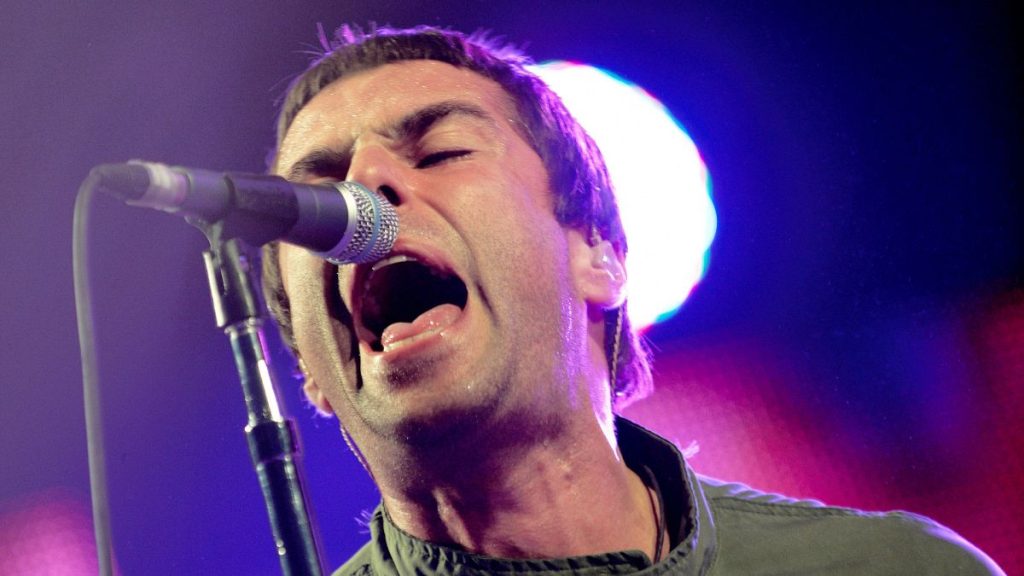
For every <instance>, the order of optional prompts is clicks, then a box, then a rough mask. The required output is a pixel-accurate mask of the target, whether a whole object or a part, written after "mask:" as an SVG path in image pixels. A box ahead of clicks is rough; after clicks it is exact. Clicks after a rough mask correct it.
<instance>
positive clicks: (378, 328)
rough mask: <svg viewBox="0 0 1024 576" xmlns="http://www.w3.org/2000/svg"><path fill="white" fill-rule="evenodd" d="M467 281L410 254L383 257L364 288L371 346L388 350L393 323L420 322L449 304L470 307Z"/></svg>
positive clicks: (365, 323)
mask: <svg viewBox="0 0 1024 576" xmlns="http://www.w3.org/2000/svg"><path fill="white" fill-rule="evenodd" d="M467 298H468V293H467V291H466V284H465V283H464V282H463V281H462V280H461V279H460V278H459V277H458V276H456V275H455V274H453V273H451V272H449V271H446V270H441V269H438V268H436V267H434V266H430V265H428V264H426V263H424V262H420V261H419V260H417V259H415V258H413V257H411V256H406V255H400V256H393V257H391V258H387V259H385V260H381V261H380V262H378V263H377V264H375V265H374V266H373V268H372V269H371V271H370V273H369V276H368V277H367V279H366V283H365V285H364V288H363V298H362V307H361V313H360V316H361V318H362V324H363V327H365V328H366V330H368V331H369V332H370V334H372V340H370V342H369V344H370V347H371V348H372V349H373V350H375V351H378V352H379V351H381V350H383V349H384V344H383V343H382V338H383V337H384V334H385V330H387V329H388V327H389V326H394V325H396V324H402V323H411V324H416V320H417V319H418V318H421V317H422V316H424V315H425V314H426V313H427V312H430V311H432V310H434V309H436V308H437V307H439V306H443V305H445V304H451V305H454V306H457V307H459V308H460V309H463V310H464V309H465V308H466V301H467Z"/></svg>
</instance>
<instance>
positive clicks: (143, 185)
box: [89, 160, 398, 264]
mask: <svg viewBox="0 0 1024 576" xmlns="http://www.w3.org/2000/svg"><path fill="white" fill-rule="evenodd" d="M89 180H91V181H92V185H93V186H94V187H95V188H96V189H98V190H102V191H104V192H106V193H108V194H112V195H114V196H116V197H118V198H120V199H122V200H124V201H125V203H126V204H130V205H132V206H146V207H149V208H156V209H158V210H163V211H165V212H171V213H174V214H180V215H182V216H184V217H186V218H187V219H194V220H198V221H200V222H203V223H222V224H223V226H224V231H223V233H224V234H225V235H229V236H230V237H237V238H241V239H243V240H245V241H247V242H249V243H250V244H252V245H255V246H258V245H261V244H265V243H267V242H270V241H272V240H284V241H286V242H289V243H292V244H298V245H299V246H304V247H306V248H309V249H310V250H312V251H313V252H316V253H317V254H318V255H320V256H322V257H324V258H326V259H327V260H329V261H330V262H332V263H334V264H361V263H366V262H373V261H376V260H379V259H381V258H383V257H384V256H386V255H387V254H388V252H390V251H391V248H392V246H394V244H395V238H396V237H397V236H398V215H397V214H396V213H395V208H394V206H392V205H391V203H390V202H388V201H387V199H385V198H384V197H383V196H381V195H380V194H379V193H377V192H371V191H370V190H368V189H367V188H366V187H365V186H363V185H362V184H359V183H358V182H335V183H331V184H329V185H313V184H296V183H294V182H289V181H287V180H285V179H284V178H281V177H280V176H271V175H266V174H241V173H221V172H213V171H210V170H193V169H191V168H182V167H179V166H167V165H166V164H158V163H155V162H141V161H136V160H133V161H131V162H128V163H127V164H101V165H99V166H96V167H95V168H93V169H92V171H90V172H89Z"/></svg>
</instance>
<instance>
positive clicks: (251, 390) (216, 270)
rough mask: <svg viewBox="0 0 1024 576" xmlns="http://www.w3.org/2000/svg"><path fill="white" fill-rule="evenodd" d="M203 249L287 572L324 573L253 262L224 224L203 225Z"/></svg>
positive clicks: (247, 430) (219, 322)
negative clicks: (224, 233) (270, 356)
mask: <svg viewBox="0 0 1024 576" xmlns="http://www.w3.org/2000/svg"><path fill="white" fill-rule="evenodd" d="M204 231H205V232H206V234H207V236H208V237H209V238H210V246H211V248H210V250H207V251H205V252H203V259H204V260H205V262H206V273H207V277H208V279H209V282H210V294H211V296H212V297H213V307H214V312H215V313H216V315H217V326H218V327H220V328H223V329H224V332H225V333H226V334H227V335H228V338H229V339H230V340H231V350H232V352H233V354H234V358H235V366H236V367H237V368H238V375H239V378H240V379H241V383H242V392H243V393H244V395H245V406H246V410H247V411H248V414H249V419H248V423H247V424H246V427H245V435H246V438H247V439H248V442H249V453H250V454H251V456H252V462H253V466H255V468H256V474H257V475H258V476H259V481H260V488H261V489H262V490H263V498H264V499H265V500H266V504H267V512H268V513H269V515H270V525H271V528H272V529H273V533H274V543H275V545H276V547H277V555H278V558H279V560H280V561H281V570H282V572H283V573H284V574H287V575H295V576H300V575H303V576H304V575H315V576H320V575H321V574H322V573H323V570H322V565H321V563H320V548H319V545H318V540H317V535H316V530H315V526H314V525H313V522H312V520H311V517H310V514H309V506H308V502H307V500H306V496H305V493H304V491H303V483H304V482H303V478H302V471H301V467H300V462H299V450H298V436H297V433H296V430H295V426H294V424H293V422H292V421H291V420H287V419H285V418H284V416H283V415H282V410H281V404H280V401H279V400H278V393H277V387H276V385H275V384H274V378H273V372H272V371H271V369H270V365H269V362H268V360H267V354H266V348H265V344H264V338H263V306H262V304H261V301H260V300H259V298H258V297H257V294H256V292H255V291H254V290H253V285H254V284H255V283H254V282H253V277H252V275H253V274H254V273H255V270H254V266H253V264H254V261H253V260H252V259H251V258H250V255H249V254H248V253H247V250H246V249H247V247H246V246H245V245H244V244H243V243H242V242H241V241H240V240H238V239H230V240H226V241H222V240H221V238H220V226H219V225H218V224H215V225H213V226H209V227H206V228H204Z"/></svg>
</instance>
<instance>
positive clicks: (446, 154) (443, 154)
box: [416, 150, 472, 168]
mask: <svg viewBox="0 0 1024 576" xmlns="http://www.w3.org/2000/svg"><path fill="white" fill-rule="evenodd" d="M471 152H472V151H471V150H442V151H440V152H434V153H432V154H427V155H426V156H424V157H423V158H421V159H420V161H419V162H417V163H416V168H430V167H431V166H436V165H438V164H443V163H445V162H448V161H450V160H455V159H456V158H462V157H464V156H468V155H469V154H470V153H471Z"/></svg>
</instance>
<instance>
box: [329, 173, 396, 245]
mask: <svg viewBox="0 0 1024 576" xmlns="http://www.w3.org/2000/svg"><path fill="white" fill-rule="evenodd" d="M334 186H335V187H337V188H338V190H339V191H340V192H341V193H342V195H343V196H345V195H347V196H348V198H349V199H350V200H351V201H352V202H353V203H354V204H355V209H354V210H352V211H351V212H350V214H349V222H350V225H351V226H352V228H351V230H352V237H351V239H349V240H348V242H342V243H341V244H339V245H338V247H336V248H335V250H333V251H332V252H331V253H325V254H323V256H324V257H325V258H326V259H327V260H328V261H329V262H331V263H333V264H365V263H368V262H376V261H377V260H380V259H381V258H384V257H385V256H387V255H388V253H389V252H391V248H392V247H393V246H394V245H395V239H396V238H397V237H398V214H397V213H396V212H395V207H394V206H392V205H391V202H389V201H388V200H387V199H386V198H384V196H383V195H381V194H380V193H379V192H374V191H371V190H369V189H367V188H366V187H365V186H363V185H362V184H360V183H358V182H336V183H334ZM349 206H350V207H351V204H350V205H349Z"/></svg>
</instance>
